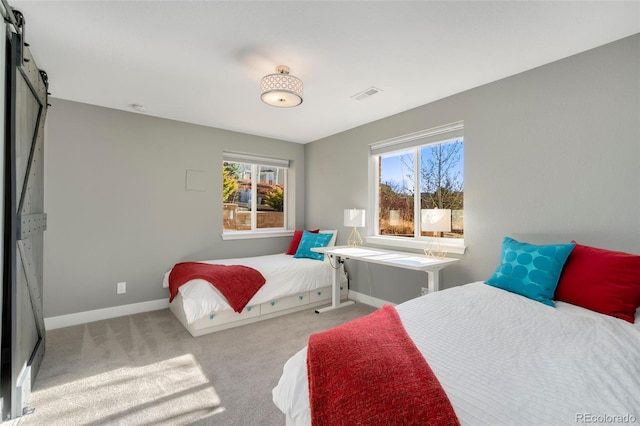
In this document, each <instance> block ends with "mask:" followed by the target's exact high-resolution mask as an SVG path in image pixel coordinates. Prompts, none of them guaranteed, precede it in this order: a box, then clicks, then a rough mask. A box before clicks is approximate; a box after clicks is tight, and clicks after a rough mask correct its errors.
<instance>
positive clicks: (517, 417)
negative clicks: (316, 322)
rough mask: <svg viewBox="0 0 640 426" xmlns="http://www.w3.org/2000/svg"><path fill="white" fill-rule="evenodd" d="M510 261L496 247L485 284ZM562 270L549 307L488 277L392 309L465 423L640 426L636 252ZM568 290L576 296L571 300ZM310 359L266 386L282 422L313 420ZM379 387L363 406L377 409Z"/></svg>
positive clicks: (582, 251)
mask: <svg viewBox="0 0 640 426" xmlns="http://www.w3.org/2000/svg"><path fill="white" fill-rule="evenodd" d="M574 246H575V244H574ZM520 253H521V254H522V253H526V251H523V252H520ZM611 253H616V254H615V255H613V256H611ZM618 254H621V255H626V257H625V256H619V255H618ZM508 261H509V254H508V252H507V251H505V248H504V245H503V253H502V259H501V265H500V266H499V267H498V268H497V269H496V274H494V276H492V278H494V277H496V276H499V275H500V274H501V273H504V272H505V271H506V269H505V268H504V265H505V264H506V263H508ZM562 266H564V270H561V271H560V273H561V275H560V276H559V277H558V283H557V286H555V289H554V291H555V296H554V297H555V300H554V301H553V306H551V305H549V304H546V303H540V301H539V300H535V298H531V297H529V296H530V295H523V294H518V293H517V292H514V291H513V289H511V290H505V289H504V288H502V287H501V286H497V285H495V283H489V284H488V282H490V281H491V278H490V279H489V280H487V282H485V281H478V282H474V283H470V284H467V285H463V286H458V287H454V288H450V289H447V290H443V291H440V292H436V293H431V294H429V295H427V296H422V297H419V298H417V299H413V300H410V301H407V302H405V303H402V304H400V305H398V306H396V307H395V310H396V311H397V314H398V315H399V318H400V320H401V323H402V326H403V327H404V330H406V333H407V334H408V336H409V337H410V339H411V340H412V341H413V343H414V344H415V346H416V347H417V349H418V350H419V352H420V353H421V354H422V355H423V357H424V360H426V361H427V362H428V365H429V367H430V368H431V370H432V371H433V373H434V374H435V376H436V377H437V379H438V381H439V383H440V385H441V386H442V389H443V390H444V391H445V393H446V395H447V396H448V399H449V401H450V404H451V407H452V408H453V410H454V411H455V415H456V416H457V419H458V421H459V423H460V424H462V425H542V424H553V425H559V424H567V425H575V424H581V423H600V424H605V423H606V424H609V423H631V424H635V423H637V422H639V421H640V398H639V397H638V395H640V309H638V307H640V256H636V255H629V254H624V253H619V252H611V251H604V250H602V249H595V248H590V247H588V246H580V247H579V248H578V247H577V246H576V250H575V258H574V259H572V258H571V257H570V256H567V259H566V265H561V268H562ZM507 269H508V268H507ZM574 279H578V280H582V281H581V282H575V283H574V282H573V280H574ZM573 285H577V286H578V287H579V291H577V292H575V297H577V299H580V300H577V301H576V300H571V299H572V297H571V293H572V291H571V286H573ZM610 296H613V298H614V299H616V300H618V302H613V301H612V300H611V297H610ZM559 299H570V300H571V301H573V302H575V303H580V304H582V305H585V304H586V305H588V306H590V307H591V309H588V308H586V307H584V306H579V305H578V304H574V303H568V302H566V301H562V300H559ZM585 299H587V302H585V301H584V300H585ZM612 303H618V306H614V305H612ZM594 304H595V305H594ZM620 304H621V305H625V306H620ZM621 307H622V308H624V309H620V308H621ZM594 309H595V310H594ZM611 309H613V310H611ZM607 310H609V312H607V313H602V312H598V311H607ZM374 314H375V313H374ZM372 315H373V314H372ZM629 315H631V317H628V316H629ZM310 342H311V340H310ZM307 351H308V348H303V349H302V350H300V351H299V352H297V353H296V354H295V355H293V356H292V357H291V358H290V359H289V360H288V361H287V362H286V364H285V365H284V368H283V373H282V376H281V378H280V380H279V383H278V385H277V386H276V387H275V388H274V389H273V401H274V403H275V404H276V406H277V407H278V408H279V409H280V410H281V411H282V412H283V413H284V414H285V415H286V417H287V423H288V424H295V425H309V424H311V410H310V398H309V392H310V390H309V383H308V372H307V362H308V361H309V360H308V359H307ZM383 391H384V389H380V395H379V397H378V398H377V399H376V400H374V401H370V403H371V404H374V405H375V404H381V403H382V401H384V396H383ZM344 392H346V393H347V394H348V395H349V396H348V397H349V398H352V399H353V400H355V399H358V398H357V395H358V391H357V390H352V389H346V390H344ZM342 402H343V403H349V401H346V402H345V401H342ZM319 424H321V423H319ZM394 424H395V423H394Z"/></svg>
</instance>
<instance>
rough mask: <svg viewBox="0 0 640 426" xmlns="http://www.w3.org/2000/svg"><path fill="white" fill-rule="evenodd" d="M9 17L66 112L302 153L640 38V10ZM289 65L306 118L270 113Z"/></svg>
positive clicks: (139, 7)
mask: <svg viewBox="0 0 640 426" xmlns="http://www.w3.org/2000/svg"><path fill="white" fill-rule="evenodd" d="M9 4H10V5H11V6H13V8H15V9H18V10H20V11H22V13H23V14H24V16H25V20H26V30H25V35H26V41H27V42H28V43H29V44H30V45H31V50H32V53H33V54H34V57H35V60H36V62H37V64H38V67H39V68H41V69H43V70H45V71H46V72H47V73H48V75H49V84H50V87H49V91H50V92H51V93H52V96H53V97H54V98H60V99H67V100H72V101H77V102H83V103H88V104H94V105H100V106H104V107H109V108H115V109H120V110H125V111H132V112H133V111H134V110H133V109H132V107H131V105H132V104H139V105H143V106H144V107H145V109H146V111H145V112H144V113H143V114H148V115H151V116H156V117H163V118H169V119H173V120H180V121H185V122H189V123H195V124H201V125H205V126H211V127H217V128H222V129H228V130H233V131H238V132H244V133H249V134H253V135H260V136H266V137H271V138H276V139H281V140H286V141H292V142H299V143H307V142H311V141H314V140H317V139H320V138H323V137H326V136H330V135H333V134H336V133H339V132H341V131H344V130H347V129H350V128H353V127H356V126H360V125H363V124H366V123H369V122H371V121H374V120H377V119H380V118H383V117H387V116H390V115H393V114H396V113H399V112H402V111H405V110H408V109H410V108H414V107H417V106H420V105H423V104H426V103H429V102H432V101H435V100H437V99H441V98H444V97H446V96H449V95H452V94H455V93H459V92H462V91H464V90H467V89H470V88H473V87H477V86H480V85H483V84H486V83H489V82H492V81H495V80H498V79H501V78H504V77H507V76H510V75H513V74H516V73H520V72H523V71H526V70H529V69H531V68H534V67H538V66H540V65H543V64H546V63H549V62H552V61H555V60H558V59H561V58H564V57H567V56H570V55H573V54H576V53H579V52H582V51H585V50H588V49H591V48H593V47H596V46H599V45H602V44H606V43H609V42H612V41H614V40H618V39H620V38H623V37H626V36H629V35H632V34H635V33H638V32H640V1H621V2H617V1H580V2H578V1H547V2H545V1H472V2H464V1H408V2H404V1H242V0H236V1H92V0H85V1H54V0H47V1H31V0H29V1H24V0H23V1H18V0H14V1H11V0H9ZM280 64H283V65H287V66H289V67H290V69H291V74H292V75H295V76H296V77H299V78H300V79H302V81H303V82H304V102H303V103H302V105H300V106H299V107H295V108H275V107H271V106H268V105H266V104H264V103H263V102H262V101H261V100H260V79H261V78H262V77H263V76H264V75H266V74H271V73H273V72H275V67H276V66H277V65H280ZM372 86H374V87H376V88H379V89H381V92H379V93H377V94H376V95H373V96H371V97H369V98H366V99H364V100H355V99H352V96H353V95H355V94H357V93H359V92H362V91H364V90H366V89H368V88H370V87H372ZM136 113H137V112H136Z"/></svg>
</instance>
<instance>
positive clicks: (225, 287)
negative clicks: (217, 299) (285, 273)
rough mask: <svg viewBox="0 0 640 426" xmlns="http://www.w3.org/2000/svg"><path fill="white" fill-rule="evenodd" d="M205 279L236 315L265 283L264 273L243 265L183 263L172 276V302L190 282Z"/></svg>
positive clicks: (172, 272) (170, 281) (177, 265)
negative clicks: (181, 288) (181, 287)
mask: <svg viewBox="0 0 640 426" xmlns="http://www.w3.org/2000/svg"><path fill="white" fill-rule="evenodd" d="M195 279H203V280H206V281H208V282H209V283H210V284H211V285H212V286H214V287H215V288H216V289H217V290H218V291H219V292H220V293H221V294H222V295H223V296H224V297H225V298H226V299H227V302H229V305H231V307H232V308H233V310H234V311H236V312H242V310H243V309H244V307H245V306H247V303H249V300H251V298H252V297H253V296H254V295H255V294H256V293H257V292H258V290H260V288H261V287H262V286H263V285H264V283H265V282H266V280H265V278H264V277H263V276H262V274H261V273H260V272H259V271H257V270H255V269H253V268H249V267H248V266H243V265H212V264H209V263H199V262H183V263H178V264H176V265H175V266H174V267H173V269H171V272H170V273H169V292H170V295H171V296H170V297H169V302H171V301H173V298H174V297H176V295H177V294H178V288H179V287H180V286H181V285H183V284H185V283H187V282H188V281H190V280H195Z"/></svg>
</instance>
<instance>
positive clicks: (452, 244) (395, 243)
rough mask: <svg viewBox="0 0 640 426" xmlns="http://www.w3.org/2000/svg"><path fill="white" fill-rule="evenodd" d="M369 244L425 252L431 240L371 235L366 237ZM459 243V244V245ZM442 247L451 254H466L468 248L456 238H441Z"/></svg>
mask: <svg viewBox="0 0 640 426" xmlns="http://www.w3.org/2000/svg"><path fill="white" fill-rule="evenodd" d="M365 241H366V243H367V244H372V245H377V246H386V247H395V248H401V249H415V250H424V249H426V248H428V245H429V240H425V239H416V238H401V237H384V236H373V235H369V236H367V237H365ZM458 242H459V243H458ZM440 247H441V248H442V250H443V251H446V252H447V253H451V254H464V251H465V250H466V248H467V246H466V245H464V241H462V240H456V239H454V238H441V239H440Z"/></svg>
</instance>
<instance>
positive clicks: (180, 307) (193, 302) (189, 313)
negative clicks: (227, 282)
mask: <svg viewBox="0 0 640 426" xmlns="http://www.w3.org/2000/svg"><path fill="white" fill-rule="evenodd" d="M201 263H207V264H216V265H243V266H247V267H250V268H253V269H255V270H257V271H259V272H260V273H261V274H262V275H263V276H264V278H265V281H266V282H265V284H264V285H263V286H262V287H261V288H260V289H259V290H258V292H257V293H255V295H254V296H253V297H252V298H251V300H250V301H249V303H248V304H247V305H246V306H245V307H244V308H243V309H242V312H240V313H238V312H234V310H233V309H231V307H230V305H229V302H228V301H227V299H226V298H225V297H224V296H223V295H222V294H221V293H220V292H219V291H218V290H216V288H215V287H214V286H212V285H211V284H210V283H209V282H208V281H206V280H204V279H193V280H190V281H188V282H187V283H185V284H184V285H182V286H181V287H180V288H179V289H178V292H177V294H176V296H175V298H174V299H173V301H172V302H171V303H170V304H169V308H170V309H171V311H172V312H173V313H174V315H175V316H176V317H177V318H178V319H179V320H180V322H181V323H182V324H183V325H184V326H185V328H186V329H187V330H188V331H189V332H190V333H191V334H192V335H193V336H200V335H203V334H207V333H211V332H215V331H220V330H224V329H228V328H231V327H236V326H239V325H244V324H249V323H252V322H256V321H260V320H264V319H267V318H273V317H275V316H279V315H284V314H287V313H291V312H295V311H299V310H303V309H309V308H311V307H315V306H321V305H327V304H329V303H330V302H331V300H330V299H331V291H332V290H331V284H332V280H333V273H334V266H336V265H332V264H331V263H330V262H329V261H328V260H324V261H320V260H315V259H306V258H294V257H293V256H291V255H287V254H284V253H282V254H273V255H266V256H255V257H244V258H234V259H219V260H210V261H205V262H201ZM170 273H171V271H169V272H167V273H166V274H165V277H164V282H163V286H164V287H169V275H170ZM340 276H341V277H342V282H341V283H340V291H341V295H342V297H346V295H347V278H346V275H345V274H344V273H342V274H340Z"/></svg>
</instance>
